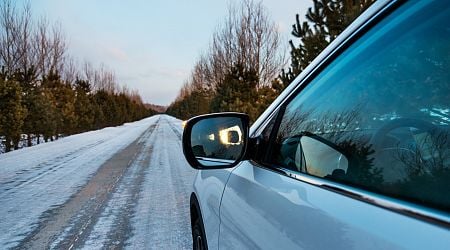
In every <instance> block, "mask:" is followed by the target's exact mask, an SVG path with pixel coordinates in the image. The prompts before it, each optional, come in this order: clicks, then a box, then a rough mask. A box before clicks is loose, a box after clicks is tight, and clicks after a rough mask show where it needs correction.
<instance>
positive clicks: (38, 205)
mask: <svg viewBox="0 0 450 250" xmlns="http://www.w3.org/2000/svg"><path fill="white" fill-rule="evenodd" d="M157 119H158V117H156V116H154V117H150V118H147V119H144V120H141V121H138V122H134V123H129V124H124V125H122V126H119V127H110V128H105V129H102V130H97V131H91V132H86V133H82V134H78V135H73V136H69V137H65V138H62V139H60V140H57V141H54V142H49V143H44V144H40V145H36V146H34V147H30V148H25V149H22V150H18V151H13V152H10V153H5V154H0V204H1V206H0V216H1V218H0V249H5V248H11V247H14V246H16V245H17V244H18V243H19V242H20V241H21V240H23V239H24V238H25V237H26V235H27V234H28V233H30V232H31V231H32V230H34V229H35V228H36V227H37V225H38V222H39V220H40V219H42V218H43V217H45V216H49V215H48V214H45V212H46V211H50V210H51V209H52V208H55V207H58V206H60V205H61V204H63V203H64V202H66V201H67V200H68V199H69V198H70V197H71V196H72V195H74V194H75V193H76V192H77V191H78V190H79V189H80V188H81V187H82V186H83V185H84V184H85V183H86V182H87V181H88V180H89V178H90V176H91V175H93V174H94V173H95V172H96V171H97V169H98V168H99V167H100V166H101V165H102V164H103V163H104V162H105V161H106V160H108V159H109V158H111V157H112V156H113V155H114V154H115V153H117V152H119V151H120V150H122V149H123V148H125V147H126V146H127V145H129V144H130V143H132V142H133V141H134V140H136V139H137V138H138V137H139V136H140V135H141V134H142V133H143V132H144V131H145V130H146V129H147V128H148V127H149V126H150V125H151V124H153V123H155V122H156V120H157Z"/></svg>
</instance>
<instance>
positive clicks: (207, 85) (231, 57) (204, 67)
mask: <svg viewBox="0 0 450 250" xmlns="http://www.w3.org/2000/svg"><path fill="white" fill-rule="evenodd" d="M373 2H374V0H313V1H312V7H310V8H309V9H308V11H307V13H306V21H304V22H300V16H299V15H298V14H297V15H296V17H295V23H294V24H293V25H292V32H291V35H292V36H293V37H294V38H293V40H290V41H289V47H290V58H289V59H288V60H289V61H290V62H289V63H288V60H285V59H284V57H283V54H284V51H283V50H282V49H281V48H282V44H281V42H280V35H279V32H278V28H277V26H276V25H275V23H274V22H273V21H271V20H270V15H269V14H268V11H267V9H266V8H265V7H264V6H263V5H262V3H261V2H257V1H256V0H245V1H243V2H242V3H241V4H240V5H239V6H236V5H230V6H229V8H228V15H227V17H226V18H225V20H224V22H223V23H221V24H220V25H219V26H218V28H217V29H216V31H215V32H214V34H213V36H212V41H211V42H210V46H209V49H208V50H207V53H204V54H202V55H201V56H200V58H199V60H198V61H197V63H196V64H195V66H194V68H193V70H192V72H191V75H190V77H189V79H188V80H186V82H185V83H184V85H183V87H182V88H181V90H180V92H179V94H178V96H177V98H176V99H175V101H174V102H172V103H171V104H170V105H169V107H168V109H167V111H166V113H168V114H170V115H173V116H175V117H178V118H180V119H188V118H190V117H193V116H196V115H199V114H204V113H211V112H224V111H235V112H244V113H247V114H249V116H250V118H251V120H252V121H254V120H255V119H256V118H257V117H258V116H259V115H260V114H261V113H262V112H263V111H264V110H265V109H266V108H267V106H268V105H270V103H272V101H273V100H274V99H275V98H276V97H277V96H278V95H279V94H280V93H281V91H283V90H284V89H285V88H286V87H287V86H288V85H289V84H290V83H291V82H292V81H293V80H294V79H295V78H296V77H297V76H298V75H299V74H300V73H301V72H302V70H304V69H305V68H306V66H308V65H309V64H310V63H311V62H312V60H314V58H315V57H316V56H317V55H319V53H320V52H321V51H322V50H323V49H324V48H325V47H326V46H327V45H328V44H329V43H331V42H332V41H333V40H334V39H335V38H336V37H337V36H338V35H339V34H340V33H341V32H342V31H343V30H344V29H345V28H346V27H347V26H348V25H349V24H350V23H351V22H352V21H353V20H354V19H355V18H356V17H357V16H358V15H359V14H361V13H362V12H363V11H364V10H365V9H367V8H368V7H369V6H370V5H371V4H372V3H373ZM286 65H288V66H287V69H285V67H286Z"/></svg>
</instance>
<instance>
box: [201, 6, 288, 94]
mask: <svg viewBox="0 0 450 250" xmlns="http://www.w3.org/2000/svg"><path fill="white" fill-rule="evenodd" d="M280 50H281V45H280V36H279V33H278V29H277V26H276V25H275V24H274V23H273V22H272V21H271V20H270V17H269V15H268V14H267V12H266V10H265V8H264V6H263V5H262V3H261V2H255V1H253V0H245V1H243V3H242V4H241V5H240V6H234V5H230V7H229V12H228V16H227V18H226V19H225V22H224V24H223V26H219V27H218V29H217V31H216V32H215V33H214V35H213V40H212V43H211V48H210V51H211V52H210V53H211V54H210V56H209V63H208V64H209V65H208V66H209V68H208V69H209V71H210V72H209V74H208V76H209V78H210V80H211V81H212V82H213V84H217V83H218V82H219V81H220V80H221V79H222V78H223V76H224V75H225V74H226V73H228V70H229V69H230V68H232V67H233V65H235V64H239V65H242V66H243V67H244V68H245V69H246V70H249V71H250V70H251V71H253V72H257V73H258V80H259V82H258V87H263V86H268V85H270V83H271V81H272V80H273V79H274V78H275V77H276V76H277V75H278V72H279V70H280V68H281V67H282V66H283V63H284V59H283V55H284V53H281V51H280Z"/></svg>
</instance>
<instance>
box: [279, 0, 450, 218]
mask: <svg viewBox="0 0 450 250" xmlns="http://www.w3.org/2000/svg"><path fill="white" fill-rule="evenodd" d="M443 2H444V1H435V2H430V1H421V2H419V3H417V2H414V3H412V2H411V3H408V4H407V5H405V6H404V7H401V8H400V9H398V10H396V11H395V12H394V13H392V14H391V15H390V16H389V17H387V18H385V19H384V21H382V22H380V23H379V24H377V25H376V26H375V27H373V28H372V29H371V30H370V31H369V32H367V33H366V34H364V35H363V36H362V37H361V38H359V39H358V41H357V42H355V43H354V44H352V45H351V46H350V47H349V48H348V49H346V51H345V52H344V53H342V54H340V55H339V56H338V57H337V58H336V59H335V60H334V61H333V62H332V63H330V64H329V65H328V66H327V67H326V68H325V69H324V70H323V71H322V72H321V73H319V74H318V75H317V76H316V77H315V78H314V79H313V80H312V81H311V82H310V83H309V84H308V85H307V86H306V87H305V88H304V89H303V90H302V91H301V92H300V93H299V94H298V95H297V96H295V98H294V99H293V100H292V101H291V102H290V103H288V105H287V106H286V111H285V113H284V115H283V117H282V120H281V123H280V127H279V128H278V132H277V136H276V139H275V142H274V144H275V149H274V153H273V155H272V159H273V160H274V163H275V164H276V166H281V167H283V168H288V169H291V170H294V171H299V172H303V173H306V174H310V175H314V176H318V177H322V178H327V179H330V180H334V181H337V182H341V183H345V184H349V185H352V186H357V187H360V188H364V189H367V190H370V191H375V192H378V193H382V194H385V195H389V196H393V197H397V198H403V199H407V200H410V201H414V202H416V203H420V204H422V205H427V206H432V207H435V208H440V209H444V210H447V211H449V210H450V195H449V194H448V191H449V190H450V150H449V145H450V137H449V131H450V130H449V124H450V91H449V88H450V42H449V41H450V10H449V8H448V6H445V5H446V4H444V3H443ZM321 144H324V145H326V146H320V145H321ZM444 190H446V191H444Z"/></svg>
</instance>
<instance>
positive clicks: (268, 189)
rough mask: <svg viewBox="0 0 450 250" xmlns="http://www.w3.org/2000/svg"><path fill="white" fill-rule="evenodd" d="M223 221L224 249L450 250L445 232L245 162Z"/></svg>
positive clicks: (228, 193) (229, 190)
mask: <svg viewBox="0 0 450 250" xmlns="http://www.w3.org/2000/svg"><path fill="white" fill-rule="evenodd" d="M293 215H295V216H293ZM220 217H221V224H220V242H219V244H220V248H223V249H257V248H264V249H298V248H303V249H402V248H406V249H445V248H447V247H448V246H450V237H449V234H448V233H449V232H448V229H446V228H442V227H438V226H435V225H432V224H430V223H427V222H424V221H421V220H418V219H415V218H412V217H408V216H404V215H399V214H398V213H396V212H393V211H389V210H387V209H384V208H381V207H378V206H374V205H372V204H369V203H366V202H363V201H360V200H356V199H353V198H350V197H346V196H343V195H342V194H339V193H336V192H330V190H327V189H324V188H320V187H317V186H314V185H311V184H309V183H305V182H302V181H299V180H296V179H293V178H290V177H288V176H284V175H281V174H279V173H278V172H274V171H272V170H269V169H266V168H263V167H261V166H258V165H257V164H256V163H254V162H251V161H244V162H242V163H241V164H240V165H239V166H238V167H237V168H236V169H235V170H234V171H233V172H232V174H231V176H230V178H229V180H228V182H227V186H226V188H225V191H224V194H223V198H222V203H221V208H220ZM408 232H411V234H409V233H408ZM419 232H420V233H419ZM411 236H414V237H411Z"/></svg>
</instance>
